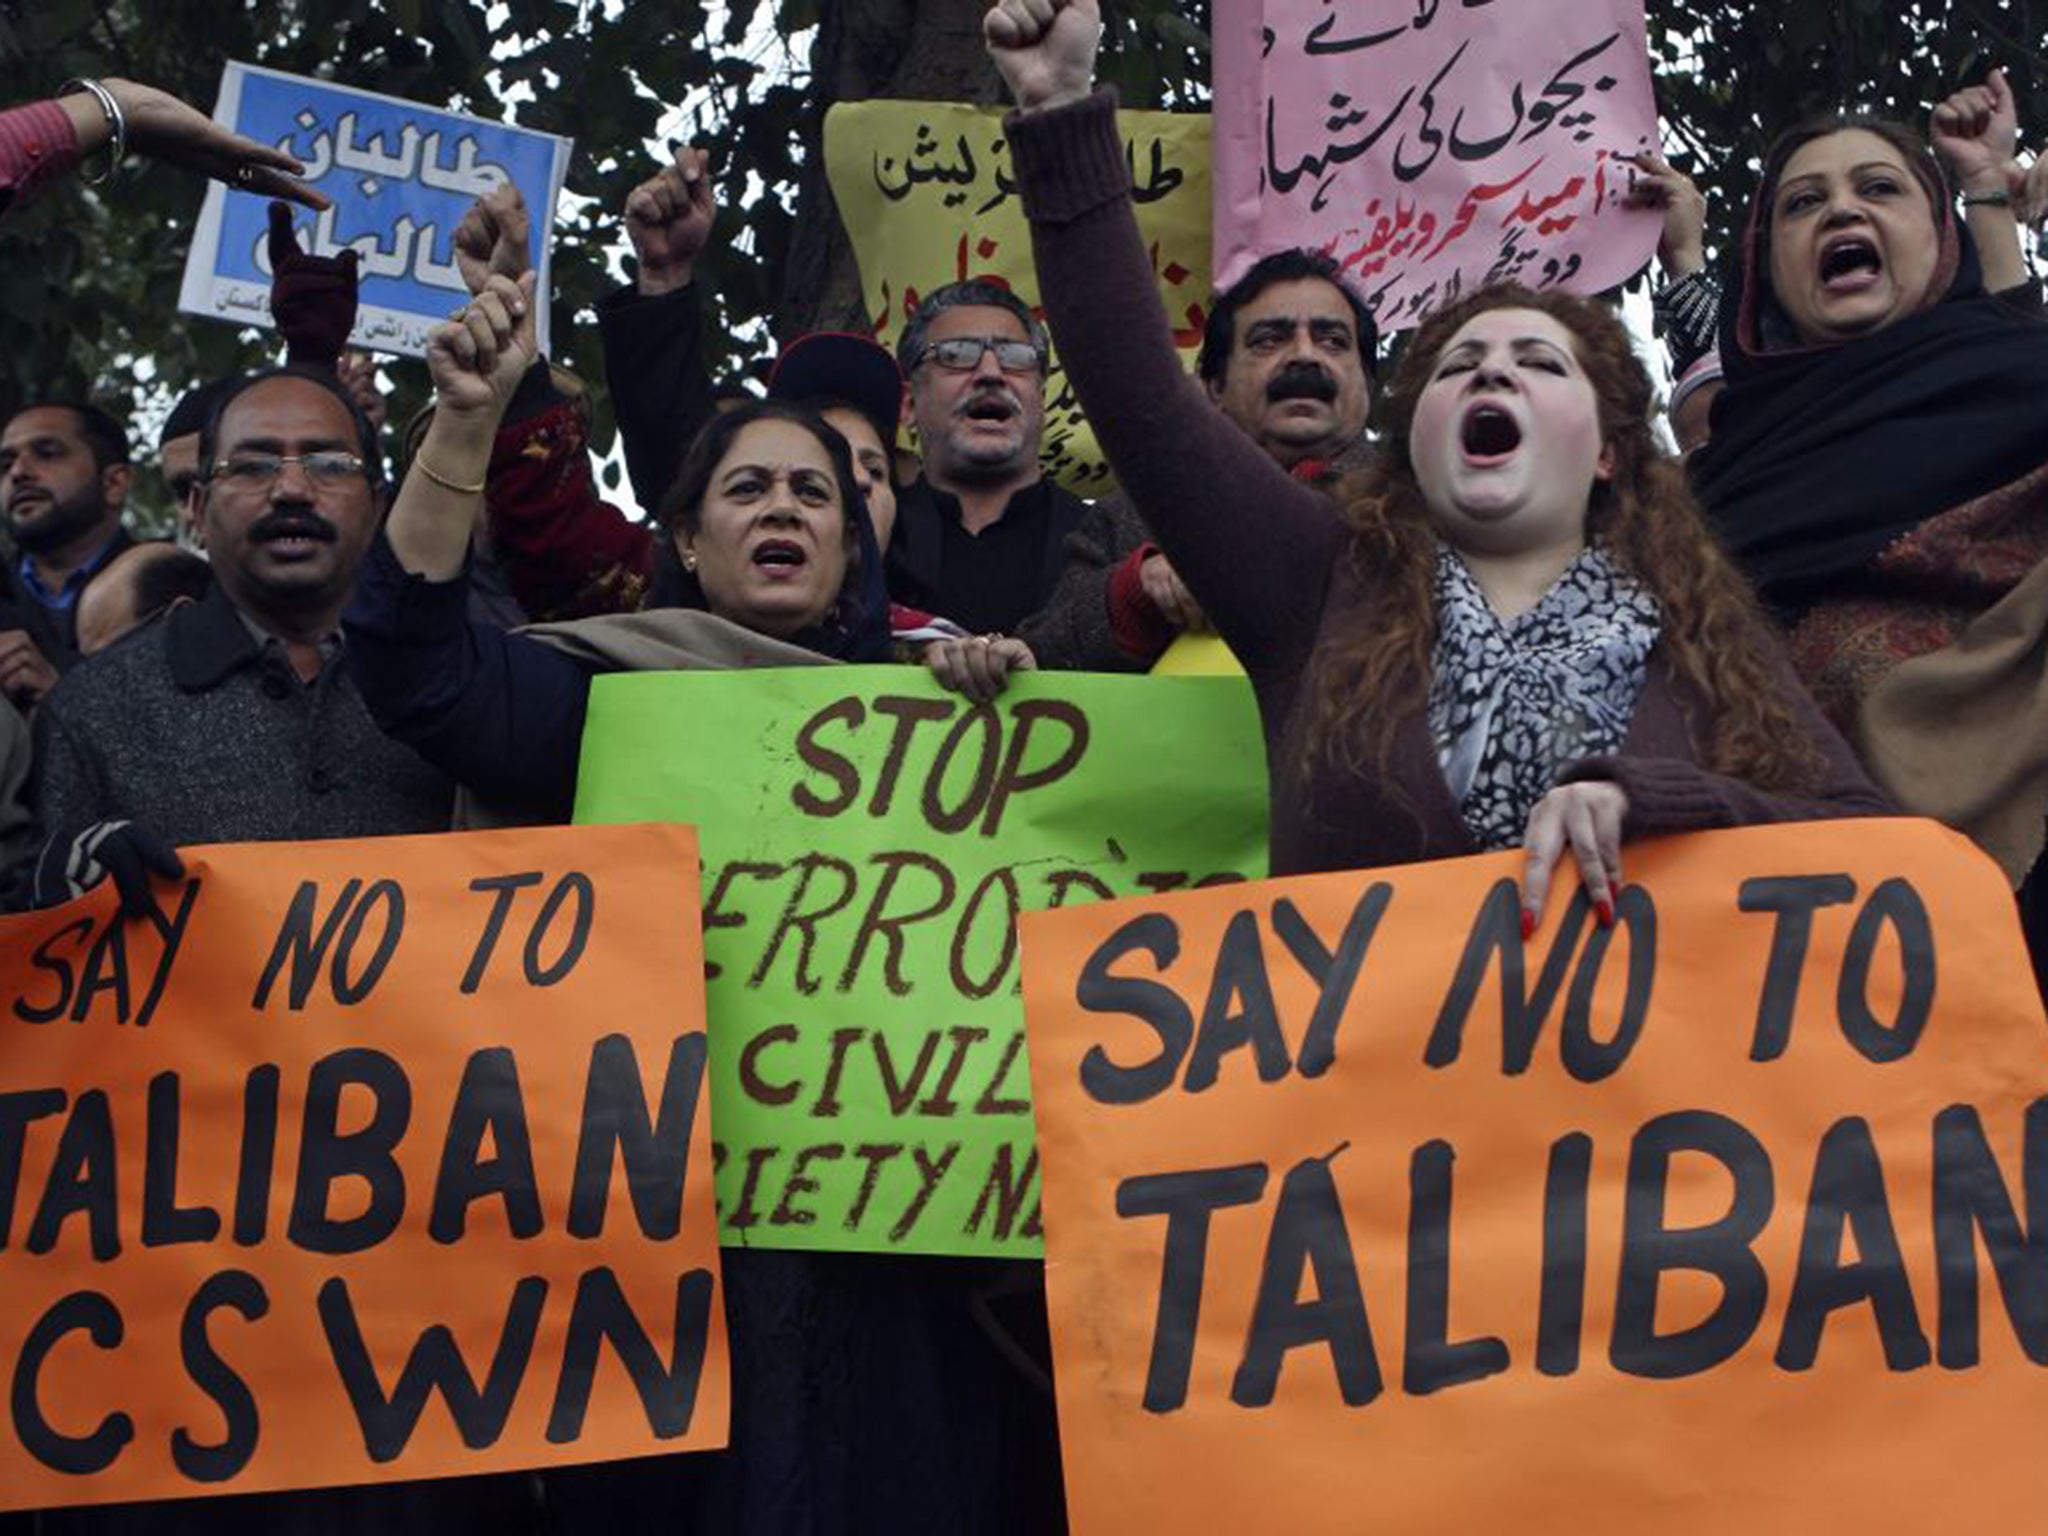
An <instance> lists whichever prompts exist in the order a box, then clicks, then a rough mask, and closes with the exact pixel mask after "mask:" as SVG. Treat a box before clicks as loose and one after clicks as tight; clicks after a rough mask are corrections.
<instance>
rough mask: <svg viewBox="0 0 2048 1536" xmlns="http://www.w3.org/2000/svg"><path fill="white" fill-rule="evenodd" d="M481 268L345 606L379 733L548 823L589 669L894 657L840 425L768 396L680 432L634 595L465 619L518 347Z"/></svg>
mask: <svg viewBox="0 0 2048 1536" xmlns="http://www.w3.org/2000/svg"><path fill="white" fill-rule="evenodd" d="M492 281H493V285H494V286H492V287H491V288H489V289H487V290H486V291H485V292H484V293H482V294H480V295H479V296H478V297H477V298H476V300H475V301H474V303H472V305H471V306H470V308H469V310H468V311H467V312H466V316H465V318H464V319H463V320H461V321H457V322H454V323H452V324H450V325H447V326H444V327H442V328H441V330H440V331H438V332H437V333H436V335H435V339H434V342H433V343H432V346H431V347H430V350H429V354H428V360H429V364H430V366H431V367H432V368H433V372H434V380H435V388H436V401H437V405H436V411H435V415H434V420H433V423H432V425H431V426H430V427H429V428H428V430H427V434H426V437H425V438H424V440H423V441H422V442H421V444H420V447H419V450H418V452H417V453H416V454H415V456H414V458H413V465H412V470H411V472H410V473H409V474H408V475H407V476H406V479H405V483H404V485H403V487H402V488H401V489H400V491H399V493H398V498H397V501H396V503H395V505H394V506H393V508H392V511H391V517H390V520H389V522H388V523H387V525H386V528H385V531H384V535H383V537H381V538H380V539H379V541H378V544H377V547H376V548H375V549H374V550H373V551H372V553H371V555H370V558H369V559H368V560H367V561H366V562H365V566H364V573H363V577H362V584H361V586H360V588H359V589H358V591H357V594H356V598H355V601H354V602H353V603H352V604H351V606H350V611H349V613H348V616H347V619H346V625H347V631H348V638H349V660H350V664H351V666H352V667H353V669H354V671H355V674H356V678H357V682H358V684H359V685H360V687H361V688H362V691H363V696H364V700H365V702H366V703H368V704H369V706H370V710H371V713H372V714H373V715H375V716H376V717H377V720H378V723H379V724H381V725H382V726H383V727H384V729H385V730H387V731H389V732H390V733H391V734H393V735H394V736H397V737H398V738H399V739H400V740H402V741H405V742H407V743H408V744H409V745H411V746H412V747H413V748H414V749H415V750H417V751H418V752H420V753H421V755H423V756H425V757H426V758H428V760H429V761H432V762H434V763H436V764H437V765H438V766H440V767H441V768H442V769H443V770H444V771H445V772H447V773H448V774H450V775H451V776H452V777H453V778H455V779H456V781H457V782H458V783H460V784H462V785H463V786H464V787H465V788H466V789H468V790H470V791H471V792H473V794H475V795H476V796H478V797H480V798H481V799H482V800H483V801H485V802H486V803H488V804H489V805H490V806H491V807H492V808H493V810H494V811H496V812H498V813H499V814H500V815H501V816H511V817H516V818H517V819H520V820H530V821H542V822H545V821H565V820H567V819H568V816H569V812H570V809H571V807H572V804H573V801H574V797H575V785H576V765H577V759H578V755H579V752H580V748H581V741H582V734H583V716H584V710H585V706H586V705H587V703H588V700H589V692H590V682H591V679H592V678H593V677H595V676H597V675H599V674H601V673H605V672H627V671H651V670H660V669H666V668H702V667H719V668H729V667H747V666H798V665H809V664H817V663H821V662H832V661H853V662H867V661H887V660H890V659H891V656H890V635H889V620H888V594H887V591H886V589H885V586H884V578H883V573H882V560H881V553H880V549H879V547H878V546H877V544H876V541H875V534H874V529H873V526H872V525H871V524H870V522H869V520H868V517H867V512H866V506H865V503H864V502H863V500H862V498H861V495H860V492H859V489H858V488H857V486H856V484H855V481H854V474H853V469H852V459H851V456H850V454H849V451H848V449H847V445H846V440H845V439H844V438H843V437H841V436H840V434H839V433H838V432H837V431H835V430H834V429H833V428H831V427H830V426H828V425H827V424H826V423H825V422H824V421H823V420H821V419H820V418H819V417H818V416H817V415H815V414H814V413H813V412H811V411H810V410H808V409H807V408H805V407H803V406H799V405H793V404H790V403H788V402H777V401H762V402H757V403H755V404H752V405H748V406H744V407H741V408H740V409H737V410H735V411H731V412H728V413H726V414H724V415H721V416H717V417H714V418H713V419H712V421H711V422H710V424H709V425H708V426H707V427H706V428H705V430H704V432H703V433H702V435H701V436H700V437H699V438H698V440H697V442H696V443H695V444H694V445H693V447H692V448H691V450H690V452H689V454H688V455H687V457H686V458H685V461H684V464H683V468H682V470H681V472H680V473H679V474H678V476H677V478H676V483H675V485H674V486H673V487H672V488H671V490H670V493H669V495H668V497H667V498H666V499H665V500H664V502H663V505H662V508H661V511H660V514H659V521H660V526H661V528H662V530H663V535H664V536H663V538H662V540H661V548H660V550H659V552H658V555H657V559H656V563H655V570H654V581H653V588H652V591H651V592H650V594H649V603H648V606H647V607H645V608H644V609H642V610H641V611H640V612H637V613H627V614H617V615H607V616H604V617H599V618H591V619H582V620H575V621H571V622H567V623H561V624H551V625H540V626H536V627H534V628H533V629H529V630H526V631H522V632H517V633H512V634H504V633H500V632H497V631H494V630H491V629H489V628H487V627H485V626H480V625H471V624H469V623H468V622H467V620H466V619H465V618H464V616H463V612H464V609H463V602H464V585H465V583H464V580H463V573H464V566H465V562H466V559H467V555H468V549H469V536H470V529H471V527H472V526H473V524H474V521H475V518H476V514H477V512H478V509H479V506H480V504H481V500H482V493H483V480H484V466H485V464H486V463H487V461H488V458H489V454H490V448H491V443H492V440H493V436H494V434H495V432H496V430H497V426H498V421H499V419H500V417H502V415H503V413H504V410H505V406H506V403H507V401H508V400H509V399H510V398H511V394H512V391H513V390H514V389H515V388H516V386H517V384H518V381H519V378H520V376H521V373H522V372H523V371H524V364H525V363H526V362H527V361H528V360H530V356H531V354H530V351H529V350H528V348H529V346H530V333H531V323H530V318H529V317H528V315H527V314H526V306H528V305H529V302H530V301H529V299H528V298H527V296H526V293H525V290H523V289H520V288H518V287H515V286H514V285H513V284H512V283H510V282H509V281H507V280H506V279H504V278H495V279H493V280H492ZM499 325H505V326H513V327H515V328H514V329H512V330H510V331H506V332H504V333H502V334H500V333H498V332H497V331H496V329H495V327H497V326H499ZM515 368H517V370H518V371H515Z"/></svg>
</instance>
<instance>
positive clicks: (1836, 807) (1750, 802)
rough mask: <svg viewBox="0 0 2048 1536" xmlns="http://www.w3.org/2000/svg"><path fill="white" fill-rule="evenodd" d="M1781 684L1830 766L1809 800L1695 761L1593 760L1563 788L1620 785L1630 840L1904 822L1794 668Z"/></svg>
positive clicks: (1568, 775)
mask: <svg viewBox="0 0 2048 1536" xmlns="http://www.w3.org/2000/svg"><path fill="white" fill-rule="evenodd" d="M1778 676H1779V684H1780V686H1781V687H1783V688H1784V690H1785V693H1786V697H1787V699H1788V700H1789V701H1790V703H1791V705H1792V708H1793V712H1794V713H1795V714H1796V715H1797V716H1798V717H1799V719H1800V721H1801V722H1802V723H1803V724H1804V725H1805V727H1806V734H1807V736H1808V737H1809V738H1810V739H1811V740H1812V742H1813V744H1814V746H1816V747H1818V748H1819V749H1820V753H1821V757H1822V760H1823V762H1824V764H1825V766H1824V767H1823V768H1822V770H1821V778H1820V783H1819V784H1818V785H1817V786H1815V788H1814V790H1813V791H1812V793H1810V794H1803V795H1801V794H1785V793H1780V792H1776V791H1773V790H1767V789H1760V788H1758V787H1757V786H1756V785H1754V784H1751V783H1749V782H1747V781H1746V780H1743V779H1735V778H1730V777H1729V776H1728V775H1726V774H1722V773H1715V772H1714V771H1713V770H1712V769H1709V768H1704V767H1702V766H1701V765H1700V764H1699V763H1698V762H1696V761H1694V760H1693V759H1692V758H1691V757H1689V756H1687V757H1679V756H1670V757H1651V756H1631V755H1627V754H1622V755H1618V756H1614V757H1591V758H1587V759H1586V760H1585V761H1584V762H1580V763H1575V764H1573V765H1572V766H1571V767H1570V768H1569V769H1567V770H1566V771H1565V772H1564V773H1562V774H1560V775H1559V776H1558V782H1559V783H1560V784H1571V783H1575V782H1579V781H1582V780H1586V779H1606V780H1609V781H1611V782H1613V783H1615V784H1617V785H1619V786H1620V787H1621V790H1622V793H1624V794H1625V795H1627V796H1628V811H1627V812H1626V814H1625V815H1624V816H1623V818H1622V836H1623V837H1624V838H1626V839H1631V840H1633V839H1635V838H1638V837H1659V836H1662V835H1664V834H1666V833H1674V832H1711V831H1714V830H1715V829H1717V828H1722V827H1750V826H1759V825H1763V824H1765V823H1769V822H1778V821H1830V820H1834V819H1836V818H1841V817H1850V816H1896V815H1898V814H1899V813H1898V810H1897V808H1896V807H1894V806H1893V805H1892V803H1891V802H1890V801H1889V800H1887V799H1886V798H1885V796H1884V792H1883V791H1882V790H1880V789H1879V788H1878V787H1877V786H1876V785H1875V784H1873V783H1871V781H1870V776H1869V775H1868V774H1866V773H1865V772H1864V771H1863V765H1862V764H1861V763H1859V762H1858V761H1857V760H1856V754H1855V753H1854V752H1852V751H1851V750H1850V749H1849V744H1848V743H1847V742H1846V741H1844V740H1842V736H1841V733H1840V732H1839V731H1837V730H1836V729H1835V728H1834V727H1833V726H1832V725H1830V724H1828V722H1827V719H1826V717H1825V716H1823V715H1822V714H1821V712H1820V710H1819V709H1818V708H1817V707H1816V706H1815V705H1814V702H1813V700H1812V699H1811V698H1809V697H1808V696H1807V692H1806V690H1805V688H1803V687H1801V686H1800V683H1799V680H1798V679H1797V678H1796V677H1795V676H1793V673H1792V669H1791V667H1790V666H1785V665H1781V666H1780V667H1779V669H1778Z"/></svg>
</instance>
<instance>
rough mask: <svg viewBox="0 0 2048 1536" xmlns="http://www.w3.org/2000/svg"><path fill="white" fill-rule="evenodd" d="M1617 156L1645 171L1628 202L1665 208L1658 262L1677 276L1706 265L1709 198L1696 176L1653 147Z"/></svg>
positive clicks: (1632, 206) (1639, 206) (1631, 191)
mask: <svg viewBox="0 0 2048 1536" xmlns="http://www.w3.org/2000/svg"><path fill="white" fill-rule="evenodd" d="M1617 158H1618V159H1623V160H1626V161H1628V162H1629V164H1631V165H1633V166H1634V167H1635V168H1636V169H1637V170H1638V171H1640V172H1642V175H1641V177H1640V178H1639V179H1638V180H1637V182H1636V184H1635V185H1634V186H1633V187H1631V188H1630V189H1629V193H1628V196H1627V198H1625V199H1624V201H1625V202H1626V203H1627V204H1628V206H1630V207H1631V208H1661V209H1663V210H1664V231H1663V233H1662V234H1660V235H1659V236H1658V237H1657V262H1658V264H1659V265H1660V266H1662V267H1663V268H1664V270H1665V272H1667V273H1668V274H1670V275H1671V276H1672V277H1674V278H1679V277H1687V276H1690V275H1691V274H1692V273H1694V272H1697V271H1699V270H1701V269H1702V268H1703V267H1705V266H1706V264H1707V199H1706V197H1705V195H1704V194H1702V193H1701V191H1700V189H1699V188H1698V187H1696V186H1694V185H1693V180H1692V178H1691V177H1690V176H1688V175H1686V174H1685V172H1683V171H1681V170H1679V169H1678V167H1677V166H1675V165H1673V164H1672V163H1671V162H1670V161H1668V160H1666V159H1665V158H1664V157H1663V156H1662V155H1660V154H1657V153H1656V152H1655V151H1653V150H1647V149H1646V150H1644V151H1643V152H1642V153H1641V154H1638V155H1621V156H1617Z"/></svg>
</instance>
